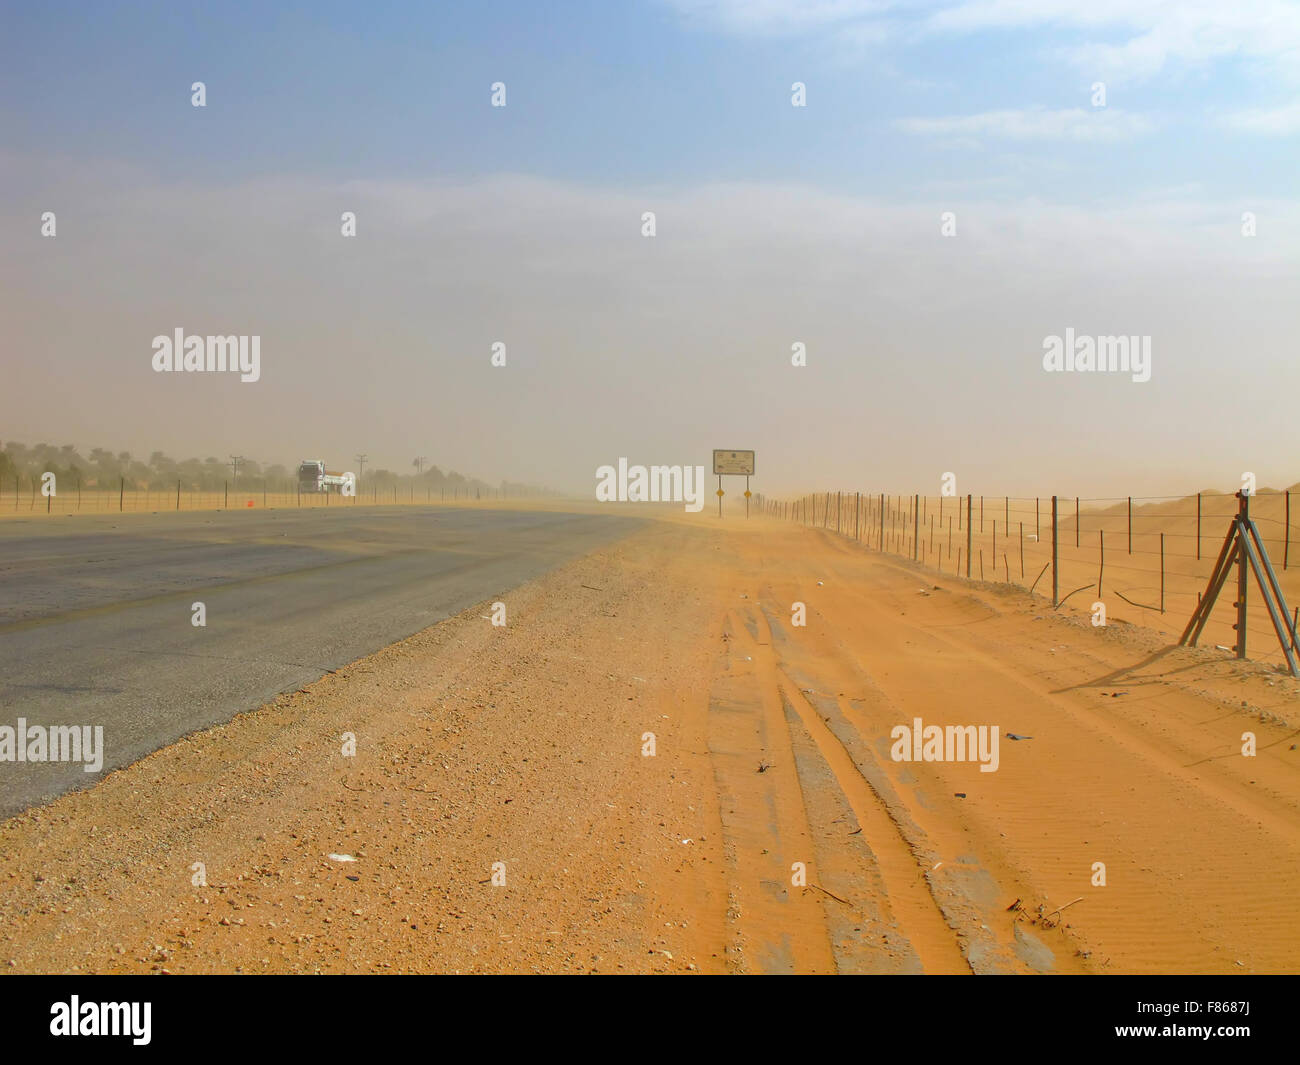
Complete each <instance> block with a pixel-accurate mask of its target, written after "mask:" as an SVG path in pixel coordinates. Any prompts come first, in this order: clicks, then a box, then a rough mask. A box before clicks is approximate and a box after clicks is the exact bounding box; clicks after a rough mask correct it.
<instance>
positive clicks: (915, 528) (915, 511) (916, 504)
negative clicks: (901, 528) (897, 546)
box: [912, 495, 921, 562]
mask: <svg viewBox="0 0 1300 1065" xmlns="http://www.w3.org/2000/svg"><path fill="white" fill-rule="evenodd" d="M920 514H921V497H920V496H918V495H914V496H913V497H912V561H913V562H915V561H916V560H917V559H918V558H919V557H920V555H919V553H918V552H919V550H920V549H919V547H918V546H917V545H918V544H919V543H920V536H919V535H918V533H919V532H920V527H919V524H918V523H919V522H920Z"/></svg>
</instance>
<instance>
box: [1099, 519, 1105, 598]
mask: <svg viewBox="0 0 1300 1065" xmlns="http://www.w3.org/2000/svg"><path fill="white" fill-rule="evenodd" d="M1097 548H1098V550H1099V551H1100V553H1101V564H1100V565H1099V566H1098V569H1097V598H1098V599H1100V598H1101V578H1102V575H1103V574H1104V573H1105V572H1106V530H1105V529H1098V530H1097Z"/></svg>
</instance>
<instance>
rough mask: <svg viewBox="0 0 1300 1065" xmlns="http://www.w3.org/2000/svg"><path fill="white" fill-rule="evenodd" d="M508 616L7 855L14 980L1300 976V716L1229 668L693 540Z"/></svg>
mask: <svg viewBox="0 0 1300 1065" xmlns="http://www.w3.org/2000/svg"><path fill="white" fill-rule="evenodd" d="M1228 506H1229V504H1224V505H1221V506H1220V509H1221V510H1223V511H1224V513H1227V512H1228V510H1227V509H1226V508H1227V507H1228ZM1213 528H1214V529H1215V530H1217V531H1215V532H1213V533H1207V536H1206V541H1207V544H1209V543H1210V542H1211V541H1213V547H1212V548H1211V549H1210V551H1209V554H1210V556H1211V557H1210V559H1209V560H1207V561H1206V562H1205V563H1204V565H1205V566H1206V567H1208V565H1209V562H1210V561H1212V559H1213V555H1214V554H1215V553H1216V552H1217V548H1218V542H1219V539H1220V538H1221V536H1222V528H1223V522H1222V521H1216V523H1215V525H1214V526H1213ZM1292 577H1293V574H1288V580H1290V579H1291V578H1292ZM1085 579H1086V578H1085ZM1078 583H1082V582H1078ZM1073 586H1074V585H1073V584H1070V585H1068V588H1072V587H1073ZM1188 587H1189V588H1191V587H1194V584H1189V585H1188ZM1290 587H1291V585H1290V584H1288V588H1290ZM1039 590H1040V592H1041V590H1042V589H1041V586H1040V589H1039ZM1065 590H1067V589H1066V588H1063V592H1064V591H1065ZM1121 590H1122V588H1121ZM1252 593H1255V590H1254V589H1253V588H1252ZM1255 594H1257V593H1255ZM1231 597H1232V596H1231V594H1227V596H1226V598H1228V599H1231ZM498 598H501V599H502V600H503V601H504V602H506V604H507V608H508V624H507V625H506V626H505V627H504V628H497V627H493V626H492V624H491V622H490V620H489V617H490V613H491V603H490V602H488V603H485V604H483V605H481V606H480V607H479V608H477V609H473V610H469V611H467V612H465V613H464V614H461V615H459V616H458V617H456V618H453V619H451V620H449V621H446V622H444V623H442V624H439V625H436V626H434V627H432V628H430V629H427V630H425V631H424V632H421V633H419V634H417V635H415V636H413V637H411V638H410V639H408V640H405V641H403V642H401V643H398V644H395V645H393V646H392V647H389V648H386V649H384V650H382V651H380V652H379V653H377V654H375V655H373V656H371V657H369V658H365V659H362V660H360V661H357V662H354V663H352V664H351V665H349V666H347V667H346V668H344V669H341V670H339V671H337V672H336V673H334V674H331V675H328V676H326V677H324V678H323V679H321V680H320V681H318V682H317V683H314V684H312V685H310V686H309V687H307V688H305V689H303V690H301V691H299V692H296V693H291V694H287V695H284V696H282V697H280V698H278V699H276V700H275V701H274V702H272V703H270V704H269V705H267V706H264V707H262V708H260V709H258V710H256V711H253V712H250V713H246V714H242V715H240V716H239V717H237V718H235V719H234V720H233V721H231V722H230V723H228V724H226V725H224V726H222V727H218V728H213V729H210V730H207V731H204V732H201V733H197V734H195V735H193V736H190V737H188V738H187V739H184V740H182V741H180V742H178V743H176V744H174V745H172V746H170V747H167V748H165V749H163V750H160V751H158V752H156V753H155V754H153V755H151V756H150V757H148V758H145V759H144V760H142V761H140V762H138V763H137V764H135V765H133V766H131V767H130V768H128V769H125V770H122V771H119V772H116V773H113V774H111V775H110V776H108V777H107V778H106V779H105V780H104V781H103V782H102V783H100V784H98V785H97V786H95V787H93V788H91V789H89V790H87V791H83V792H80V793H75V794H70V795H67V796H65V797H63V798H61V799H59V800H58V801H56V802H54V803H52V804H50V805H48V806H45V807H42V808H38V809H34V810H31V811H29V812H27V813H25V814H22V815H19V816H17V817H14V818H12V819H10V820H9V821H7V822H5V823H4V824H3V825H0V869H2V870H3V872H0V968H3V970H5V971H10V972H13V971H28V972H30V971H39V972H69V971H81V972H86V971H92V972H169V973H187V972H230V971H239V972H245V973H248V972H425V971H435V972H515V971H519V972H533V971H540V972H688V971H693V972H702V973H709V972H752V973H763V972H809V973H829V972H836V971H838V972H845V973H849V972H865V973H918V972H926V973H931V972H933V973H971V972H975V973H993V972H1004V973H1017V972H1020V973H1046V972H1057V973H1089V972H1091V973H1165V972H1213V973H1234V972H1236V973H1263V972H1284V971H1285V972H1295V971H1300V931H1298V930H1297V924H1296V921H1295V914H1294V902H1293V896H1294V894H1295V886H1296V884H1297V883H1300V751H1297V743H1298V742H1300V735H1298V729H1297V724H1300V702H1298V701H1297V696H1298V695H1300V685H1298V684H1297V682H1296V681H1295V680H1293V679H1291V678H1290V677H1288V676H1286V675H1285V674H1283V673H1281V672H1279V670H1278V668H1277V665H1276V661H1273V662H1238V661H1236V660H1234V659H1233V658H1232V657H1231V656H1229V655H1225V654H1224V653H1223V652H1222V651H1216V650H1214V647H1213V643H1214V640H1222V639H1223V635H1222V633H1220V634H1219V635H1217V636H1215V637H1214V639H1213V640H1210V641H1208V642H1206V643H1204V644H1203V646H1202V647H1201V648H1198V649H1195V650H1192V649H1184V648H1178V647H1173V646H1171V645H1172V644H1173V643H1174V642H1175V640H1176V635H1175V636H1173V637H1171V636H1170V635H1169V633H1168V631H1165V632H1163V633H1162V632H1157V631H1155V630H1154V629H1150V628H1144V627H1138V626H1136V625H1133V624H1130V623H1128V622H1127V621H1125V620H1124V619H1123V618H1122V617H1116V616H1114V615H1120V614H1123V615H1124V616H1125V617H1130V616H1132V615H1134V614H1135V613H1137V612H1135V611H1127V612H1125V611H1122V610H1120V609H1117V608H1115V607H1112V617H1111V619H1110V624H1109V625H1108V626H1107V627H1105V628H1094V627H1093V626H1092V625H1091V623H1090V620H1089V616H1088V614H1087V608H1088V604H1087V603H1080V604H1079V605H1080V606H1081V607H1082V608H1083V609H1082V610H1075V609H1074V608H1073V604H1072V605H1071V606H1070V607H1069V608H1067V609H1064V610H1062V611H1059V612H1057V611H1053V610H1052V608H1051V604H1050V600H1045V599H1044V598H1043V597H1042V595H1037V596H1030V595H1029V594H1028V593H1027V592H1026V591H1025V590H1024V589H1023V588H1015V587H1011V586H1009V585H1001V586H999V585H997V584H995V583H992V582H990V583H987V584H985V583H979V582H973V583H971V582H966V581H963V580H957V579H954V578H953V576H952V573H951V566H945V572H944V573H942V574H936V572H935V570H934V569H933V568H923V567H921V566H919V565H917V564H914V563H912V562H908V561H904V560H902V559H900V558H898V557H895V556H891V555H881V554H879V553H878V552H875V551H872V550H869V549H867V548H865V547H863V546H861V545H859V544H857V543H854V542H853V541H852V539H851V538H848V539H846V538H844V537H839V536H836V535H835V534H834V533H833V532H828V531H823V530H821V529H814V528H806V527H801V526H798V525H795V524H791V523H788V522H778V521H775V520H771V519H767V518H757V517H756V518H755V519H753V520H751V521H749V522H745V521H744V520H743V519H740V520H737V519H736V517H735V516H733V515H729V516H728V519H727V520H726V521H723V522H719V521H717V519H716V518H714V517H711V516H710V515H709V514H708V512H707V511H706V512H705V513H704V514H701V515H682V514H680V513H678V514H676V515H673V516H671V517H668V518H667V520H662V521H652V522H649V523H647V524H646V525H645V526H643V527H641V528H639V529H638V530H637V531H635V532H633V533H632V534H631V535H630V536H628V537H627V538H625V539H623V540H621V541H618V542H617V543H615V544H614V545H612V546H611V547H609V548H607V549H604V550H602V551H599V552H597V553H595V554H592V555H590V556H588V557H586V558H584V559H580V560H578V561H576V562H573V563H571V564H568V565H566V566H563V567H561V568H559V569H557V570H554V571H553V572H551V573H550V574H548V575H546V576H545V577H543V578H541V579H539V580H537V581H534V582H532V583H530V584H527V585H525V586H523V587H521V588H518V589H515V590H512V591H506V590H503V592H502V595H501V596H499V597H498ZM1078 598H1079V599H1083V598H1085V597H1084V596H1080V597H1078ZM1088 598H1090V597H1088ZM795 602H802V603H804V604H806V613H807V624H806V626H804V627H799V626H795V625H792V604H794V603H795ZM1157 617H1158V615H1157ZM1132 620H1140V621H1146V620H1148V619H1146V618H1139V617H1132ZM1183 620H1185V619H1184V618H1183V617H1182V616H1181V615H1180V616H1178V617H1174V616H1173V615H1172V613H1171V614H1169V615H1166V616H1165V618H1164V622H1163V623H1164V627H1165V629H1166V630H1168V629H1170V628H1171V627H1172V629H1173V630H1174V631H1175V632H1176V631H1177V629H1178V628H1179V627H1180V626H1181V622H1182V621H1183ZM1252 624H1254V623H1253V622H1252ZM1254 637H1255V634H1254V633H1252V641H1253V639H1254ZM1260 637H1261V640H1262V641H1263V642H1262V643H1261V650H1265V649H1267V640H1266V639H1264V638H1265V637H1268V638H1271V634H1268V633H1261V634H1260ZM1252 650H1253V642H1252ZM1274 650H1276V645H1274ZM1274 658H1275V659H1276V655H1275V656H1274ZM916 718H919V719H921V720H922V721H923V722H924V724H925V725H939V726H947V725H981V724H983V725H989V726H996V728H997V731H998V734H999V747H998V769H997V771H996V772H987V773H986V772H981V771H980V765H979V764H978V763H977V762H973V761H965V762H900V761H894V760H893V758H891V747H892V746H893V741H892V740H891V730H892V729H894V728H895V727H896V726H899V725H906V726H909V727H910V725H911V724H912V722H913V720H914V719H916ZM1247 732H1250V733H1254V735H1255V737H1256V743H1257V749H1258V754H1257V755H1256V756H1255V757H1244V756H1243V755H1242V745H1243V733H1247ZM344 733H352V734H354V735H355V737H356V754H355V756H354V757H345V756H344V755H343V753H342V748H343V745H344V738H343V734H344ZM647 733H652V734H653V745H654V754H653V756H647V755H646V754H644V753H643V751H646V750H648V744H649V742H650V737H648V736H647V735H646V734H647ZM1009 734H1010V735H1014V736H1017V737H1022V738H1020V739H1012V738H1010V735H1009ZM342 859H351V860H342ZM196 863H202V871H203V873H204V875H205V877H206V886H203V885H200V886H195V884H194V880H195V879H196V878H197V877H198V876H199V873H198V872H197V871H196ZM497 863H501V864H497ZM796 863H802V868H803V869H804V870H806V873H805V874H804V876H803V877H802V878H801V877H800V875H799V869H800V866H799V865H797V864H796ZM1097 863H1102V864H1103V865H1104V876H1105V885H1104V886H1100V885H1099V884H1098V883H1097V882H1096V881H1097V880H1098V879H1099V873H1098V870H1099V869H1100V866H1098V864H1097ZM502 876H504V885H502V886H498V884H495V883H494V879H495V880H497V881H500V880H501V878H502Z"/></svg>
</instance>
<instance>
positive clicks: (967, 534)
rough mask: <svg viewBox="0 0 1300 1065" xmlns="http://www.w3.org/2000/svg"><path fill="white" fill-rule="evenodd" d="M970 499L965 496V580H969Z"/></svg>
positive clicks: (968, 495) (968, 496)
mask: <svg viewBox="0 0 1300 1065" xmlns="http://www.w3.org/2000/svg"><path fill="white" fill-rule="evenodd" d="M970 519H971V497H970V494H969V493H968V494H967V496H966V579H967V580H970V541H971V523H970Z"/></svg>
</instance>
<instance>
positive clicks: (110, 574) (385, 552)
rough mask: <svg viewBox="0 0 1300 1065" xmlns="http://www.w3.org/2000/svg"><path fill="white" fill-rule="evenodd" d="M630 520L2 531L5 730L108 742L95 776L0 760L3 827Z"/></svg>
mask: <svg viewBox="0 0 1300 1065" xmlns="http://www.w3.org/2000/svg"><path fill="white" fill-rule="evenodd" d="M640 524H641V523H640V521H639V520H637V519H627V518H619V517H613V516H610V517H605V516H597V515H589V514H569V513H556V512H543V511H527V510H520V511H511V510H486V509H477V508H476V509H454V508H447V507H401V508H397V507H393V508H373V509H371V508H365V507H356V508H352V507H338V508H329V509H311V510H301V511H300V510H281V511H256V512H240V511H228V512H220V511H218V512H215V513H211V512H209V513H204V512H194V513H185V512H181V513H179V514H161V515H139V516H136V515H129V516H114V515H105V516H102V517H99V516H97V517H77V518H68V519H59V518H46V519H33V520H30V521H17V520H15V521H8V522H4V523H0V726H5V725H7V726H10V727H11V728H14V729H16V728H17V725H18V719H19V718H23V719H25V720H26V722H27V725H28V727H31V726H33V725H46V726H48V725H79V726H84V725H90V726H92V727H93V726H96V725H102V726H103V729H104V760H103V769H102V771H101V772H100V773H88V772H86V771H85V769H84V766H83V765H82V764H71V763H55V762H35V763H32V762H17V761H0V817H8V816H10V815H12V814H14V813H16V812H18V811H20V810H23V809H25V808H27V807H28V806H31V805H32V804H34V803H38V802H43V801H46V800H48V799H50V798H53V797H54V796H56V795H59V794H62V793H63V792H65V791H68V790H71V789H73V788H78V787H84V786H87V785H89V784H92V783H94V782H95V781H96V780H98V779H99V778H100V776H101V775H102V773H106V772H108V771H109V770H110V769H114V768H118V767H121V766H124V765H128V764H130V763H131V762H133V761H135V760H137V759H139V758H141V757H143V756H144V755H146V754H149V753H150V752H152V751H154V750H157V749H158V748H159V747H162V746H165V745H166V744H168V743H171V742H173V741H174V740H176V739H178V738H180V737H181V736H184V735H186V734H187V733H190V732H192V731H194V730H196V729H200V728H205V727H207V726H209V725H213V724H216V723H219V722H224V721H227V720H229V719H230V718H231V717H232V716H234V715H235V714H236V713H239V712H240V711H243V710H248V709H252V708H255V707H257V706H260V705H262V704H263V703H265V702H267V701H268V700H269V699H271V698H273V697H274V696H275V695H277V694H278V693H280V692H283V691H286V690H293V689H296V688H298V687H301V686H302V685H303V684H306V683H308V682H310V681H313V680H316V679H318V678H319V677H320V676H321V675H323V674H324V673H325V672H327V671H329V670H331V669H336V668H338V667H339V666H342V665H344V664H346V663H348V662H351V661H353V660H355V659H357V658H360V657H362V656H364V655H367V654H370V653H371V652H373V651H375V650H377V649H378V648H380V647H383V646H386V645H388V644H390V643H393V642H394V641H396V640H400V639H403V638H405V637H407V636H409V635H411V634H412V633H415V632H418V631H419V630H421V629H423V628H426V627H427V626H429V625H432V624H435V623H436V622H438V621H441V620H443V619H444V618H447V617H450V616H452V615H454V614H457V613H459V612H460V611H462V610H464V609H466V608H467V607H469V606H472V605H473V604H474V603H477V602H480V601H482V600H485V599H488V598H493V597H496V596H502V597H503V598H504V599H505V601H506V603H507V609H508V605H509V597H508V596H507V595H506V593H507V592H508V591H509V590H510V589H511V588H514V587H517V586H518V585H519V584H521V583H523V582H524V581H526V580H529V579H530V578H532V577H535V576H537V575H538V574H540V573H543V572H545V571H546V570H549V569H551V568H553V567H554V566H556V565H558V564H559V563H561V562H563V561H565V560H567V559H569V558H573V557H575V556H578V555H582V554H585V553H587V552H588V551H590V550H592V549H593V548H595V547H597V546H599V545H601V544H604V543H607V542H609V541H610V540H612V539H614V538H616V537H619V536H622V535H624V534H626V533H627V532H630V531H631V530H632V529H633V528H635V527H636V526H638V525H640ZM198 602H201V603H203V604H204V608H205V611H206V625H205V626H202V627H199V626H196V625H194V624H192V619H193V617H194V609H193V604H195V603H198ZM507 617H508V615H507ZM484 624H487V622H484Z"/></svg>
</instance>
